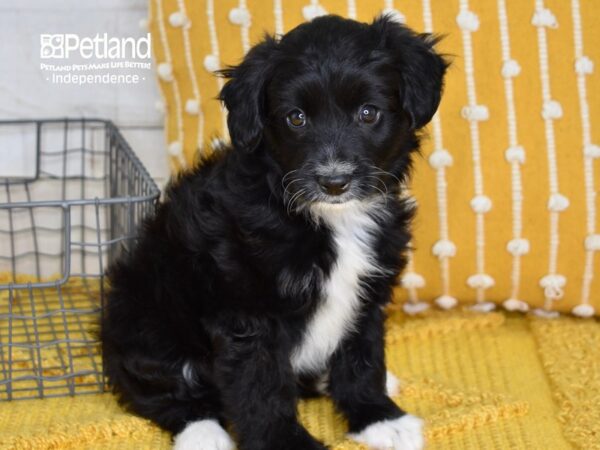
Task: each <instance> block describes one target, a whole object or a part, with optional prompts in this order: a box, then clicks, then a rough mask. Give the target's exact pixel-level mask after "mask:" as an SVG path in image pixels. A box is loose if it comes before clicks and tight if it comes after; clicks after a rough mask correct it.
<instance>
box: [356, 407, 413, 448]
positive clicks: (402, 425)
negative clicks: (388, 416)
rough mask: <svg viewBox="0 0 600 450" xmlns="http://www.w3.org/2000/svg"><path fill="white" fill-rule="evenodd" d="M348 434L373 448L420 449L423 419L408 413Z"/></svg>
mask: <svg viewBox="0 0 600 450" xmlns="http://www.w3.org/2000/svg"><path fill="white" fill-rule="evenodd" d="M349 436H350V437H351V438H352V439H354V440H355V441H358V442H360V443H362V444H365V445H367V446H368V447H369V448H371V449H373V450H421V449H422V448H423V447H424V446H425V438H424V437H423V419H419V418H418V417H415V416H412V415H410V414H405V415H404V416H402V417H399V418H398V419H393V420H383V421H381V422H376V423H373V424H371V425H369V426H368V427H366V428H365V429H364V430H362V431H361V432H359V433H351V434H350V435H349Z"/></svg>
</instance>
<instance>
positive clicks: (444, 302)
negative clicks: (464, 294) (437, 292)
mask: <svg viewBox="0 0 600 450" xmlns="http://www.w3.org/2000/svg"><path fill="white" fill-rule="evenodd" d="M435 304H436V305H437V306H438V307H439V308H442V309H452V308H454V307H455V306H456V305H457V304H458V300H456V299H455V298H454V297H452V296H450V295H442V296H440V297H438V298H436V299H435Z"/></svg>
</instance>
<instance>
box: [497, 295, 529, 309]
mask: <svg viewBox="0 0 600 450" xmlns="http://www.w3.org/2000/svg"><path fill="white" fill-rule="evenodd" d="M502 306H504V309H506V310H507V311H520V312H527V311H529V305H528V304H527V303H525V302H524V301H523V300H518V299H516V298H509V299H508V300H505V301H504V303H502Z"/></svg>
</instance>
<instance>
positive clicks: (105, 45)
mask: <svg viewBox="0 0 600 450" xmlns="http://www.w3.org/2000/svg"><path fill="white" fill-rule="evenodd" d="M151 50H152V37H151V36H150V33H148V34H147V35H146V36H145V37H140V38H137V39H135V38H132V37H128V38H116V37H110V38H109V36H108V34H107V33H104V34H102V35H100V34H96V36H94V37H83V38H80V37H79V36H78V35H76V34H41V35H40V58H42V59H68V58H70V57H72V56H80V57H82V58H84V59H91V58H95V59H150V57H151Z"/></svg>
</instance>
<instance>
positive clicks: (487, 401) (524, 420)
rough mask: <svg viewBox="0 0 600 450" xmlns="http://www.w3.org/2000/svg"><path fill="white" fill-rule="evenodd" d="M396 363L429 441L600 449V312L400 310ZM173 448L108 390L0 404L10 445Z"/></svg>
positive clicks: (3, 444)
mask: <svg viewBox="0 0 600 450" xmlns="http://www.w3.org/2000/svg"><path fill="white" fill-rule="evenodd" d="M4 325H5V324H2V323H0V328H3V327H4ZM2 331H3V332H5V331H6V330H5V329H2ZM4 337H6V336H4ZM387 360H388V368H389V369H390V370H391V371H392V372H393V373H395V374H396V375H397V376H398V377H399V378H400V379H401V381H402V389H401V393H400V395H399V396H398V397H397V398H396V399H395V400H396V401H397V402H398V403H399V404H400V405H402V407H403V408H405V409H407V410H408V411H409V412H411V413H413V414H416V415H419V416H422V417H424V418H425V419H426V423H427V425H426V438H427V442H428V448H429V449H477V450H479V449H528V450H529V449H568V448H573V447H575V448H583V449H586V450H593V449H600V324H599V323H598V321H597V320H593V319H592V320H581V319H572V318H559V319H555V320H544V319H538V318H528V317H524V316H520V315H515V316H512V315H505V314H501V313H490V314H477V313H471V312H454V313H447V312H446V313H439V312H434V311H433V312H429V313H426V314H425V315H423V316H421V317H416V318H408V317H406V316H404V315H403V314H401V313H400V312H397V311H395V312H391V314H390V319H389V320H388V333H387ZM299 413H300V416H301V419H302V422H303V423H304V424H305V425H306V427H307V428H308V429H309V430H310V432H311V433H313V434H314V435H315V436H318V437H319V438H320V439H322V440H323V441H324V442H325V443H326V444H328V445H331V446H332V448H334V449H335V450H350V449H362V448H363V447H362V446H360V445H358V444H355V443H353V442H351V441H349V440H346V439H345V437H344V433H345V424H344V420H343V419H342V417H340V416H339V415H338V414H337V413H336V412H335V411H334V409H333V407H332V405H331V402H330V401H329V400H326V399H319V400H310V401H303V402H301V403H300V405H299ZM169 446H170V440H169V436H168V435H166V434H165V433H163V432H161V431H160V430H159V429H157V428H156V427H155V426H153V425H152V424H151V423H149V422H148V421H146V420H143V419H140V418H137V417H134V416H132V415H130V414H127V413H125V412H123V411H122V410H121V409H120V408H119V407H118V405H117V404H116V402H115V401H114V399H113V398H112V396H111V395H110V394H102V395H98V394H96V395H81V396H76V397H66V398H56V399H45V400H24V401H12V402H1V403H0V449H63V448H65V449H66V448H72V449H112V448H114V449H119V450H126V449H136V450H138V449H162V448H165V449H167V448H169Z"/></svg>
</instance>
